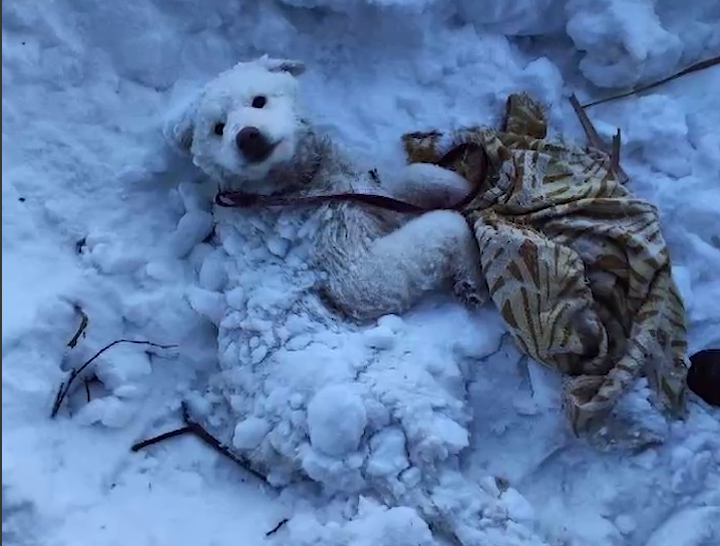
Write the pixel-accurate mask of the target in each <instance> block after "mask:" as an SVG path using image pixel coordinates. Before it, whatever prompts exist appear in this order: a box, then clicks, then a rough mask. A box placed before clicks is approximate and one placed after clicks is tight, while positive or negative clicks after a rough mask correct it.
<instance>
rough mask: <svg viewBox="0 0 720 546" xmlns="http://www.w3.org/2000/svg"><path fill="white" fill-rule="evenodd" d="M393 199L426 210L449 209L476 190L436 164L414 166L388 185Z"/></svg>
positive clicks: (466, 181) (406, 169)
mask: <svg viewBox="0 0 720 546" xmlns="http://www.w3.org/2000/svg"><path fill="white" fill-rule="evenodd" d="M388 190H389V191H390V192H391V194H392V195H393V197H395V198H397V199H401V200H404V201H407V202H410V203H413V204H415V205H419V206H421V207H426V208H430V209H432V208H445V207H450V206H452V205H454V204H455V203H458V202H460V201H461V200H462V199H463V198H464V197H465V196H466V195H468V193H470V191H471V190H472V186H471V184H470V182H468V180H467V179H465V178H463V177H462V176H460V175H459V174H457V173H456V172H454V171H451V170H449V169H445V168H443V167H438V166H437V165H433V164H432V163H413V164H411V165H407V166H406V167H404V168H403V169H402V171H401V172H400V173H399V176H397V177H396V178H395V179H393V180H391V181H390V183H389V184H388Z"/></svg>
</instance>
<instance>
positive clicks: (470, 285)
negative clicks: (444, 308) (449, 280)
mask: <svg viewBox="0 0 720 546" xmlns="http://www.w3.org/2000/svg"><path fill="white" fill-rule="evenodd" d="M453 295H454V296H455V297H456V298H457V299H458V300H460V301H461V302H462V303H464V304H465V305H466V306H467V307H469V308H470V309H477V308H479V307H480V306H482V305H483V304H484V303H485V302H486V301H487V299H488V297H489V294H488V291H487V288H486V287H485V286H483V285H478V283H477V282H475V281H471V280H468V279H460V280H456V281H455V283H454V285H453Z"/></svg>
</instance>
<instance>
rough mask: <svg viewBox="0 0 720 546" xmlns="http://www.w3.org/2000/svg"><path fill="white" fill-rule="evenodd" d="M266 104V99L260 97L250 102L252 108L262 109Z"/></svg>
mask: <svg viewBox="0 0 720 546" xmlns="http://www.w3.org/2000/svg"><path fill="white" fill-rule="evenodd" d="M266 104H267V99H266V98H265V97H263V96H262V95H258V96H257V97H255V98H254V99H253V100H252V107H253V108H262V107H263V106H265V105H266Z"/></svg>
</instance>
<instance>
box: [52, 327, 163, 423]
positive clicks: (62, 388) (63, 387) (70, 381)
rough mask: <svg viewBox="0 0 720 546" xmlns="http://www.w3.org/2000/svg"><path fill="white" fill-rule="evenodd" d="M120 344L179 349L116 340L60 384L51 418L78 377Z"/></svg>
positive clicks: (131, 340)
mask: <svg viewBox="0 0 720 546" xmlns="http://www.w3.org/2000/svg"><path fill="white" fill-rule="evenodd" d="M120 343H132V344H135V345H150V346H151V347H158V348H160V349H170V348H172V347H177V345H160V344H159V343H153V342H151V341H138V340H133V339H116V340H115V341H113V342H112V343H110V344H108V345H106V346H105V347H103V348H102V349H100V350H99V351H98V352H97V353H95V354H94V355H93V356H92V357H91V358H90V360H88V361H86V362H85V363H84V364H83V365H82V366H80V367H79V368H76V369H73V370H72V371H71V372H70V377H69V378H68V380H67V381H66V382H63V383H61V384H60V388H59V389H58V392H57V395H56V396H55V403H54V404H53V408H52V412H51V413H50V417H51V418H55V417H56V416H57V414H58V411H60V406H61V405H62V403H63V401H64V400H65V397H66V396H67V395H68V393H69V392H70V387H71V386H72V384H73V381H75V379H77V377H78V376H79V375H80V374H81V373H82V372H83V371H85V369H86V368H87V367H88V366H89V365H90V364H92V363H93V362H94V361H95V359H97V358H98V357H99V356H100V355H102V354H103V353H104V352H105V351H107V350H108V349H110V348H112V347H114V346H115V345H118V344H120Z"/></svg>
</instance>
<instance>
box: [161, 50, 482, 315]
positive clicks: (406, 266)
mask: <svg viewBox="0 0 720 546" xmlns="http://www.w3.org/2000/svg"><path fill="white" fill-rule="evenodd" d="M303 71H304V67H303V64H302V63H300V62H297V61H288V60H277V59H270V58H268V57H267V56H264V57H262V58H260V59H258V60H255V61H251V62H242V63H239V64H237V65H236V66H235V67H233V68H232V69H230V70H228V71H226V72H224V73H222V74H220V75H219V76H218V77H217V78H216V79H214V80H213V81H211V82H210V83H209V84H208V85H207V86H206V87H205V88H204V89H203V90H202V92H201V93H200V95H199V96H198V97H197V99H196V100H194V101H193V102H192V103H191V104H190V106H189V107H188V108H187V109H186V110H185V111H184V112H183V113H182V115H181V117H180V120H179V121H177V122H176V123H174V124H173V125H172V130H171V136H172V138H173V139H174V141H175V142H176V143H177V145H178V146H179V147H180V148H181V149H182V150H184V151H186V152H187V153H189V154H190V155H191V157H192V159H193V162H194V163H195V165H197V166H198V167H199V168H200V169H202V170H203V171H204V172H205V173H206V174H207V175H209V176H210V177H212V178H213V179H214V180H215V181H216V182H217V183H218V184H219V186H220V187H221V188H225V189H237V190H243V191H245V192H250V193H255V194H260V195H291V194H293V195H308V194H312V195H317V194H329V193H339V192H347V191H356V190H363V191H373V192H375V193H378V192H381V193H385V194H386V195H391V196H393V197H396V198H399V199H403V200H406V201H410V202H414V203H416V204H421V205H423V206H437V207H439V206H443V205H448V204H450V203H452V202H456V201H459V200H460V199H461V198H462V197H464V196H465V195H466V194H467V192H468V191H469V190H470V188H469V185H468V183H467V181H466V180H465V179H463V178H462V177H460V176H459V175H457V174H455V173H453V172H451V171H447V170H444V169H441V168H439V167H436V166H433V165H429V164H416V165H410V166H407V167H406V168H405V170H404V171H403V173H402V174H401V175H400V176H399V177H398V179H397V180H394V184H393V185H392V187H389V186H388V187H378V186H377V184H376V183H375V182H374V181H373V180H371V177H370V176H369V174H367V173H364V172H363V171H362V170H359V169H357V168H355V167H354V166H353V163H352V162H351V161H348V160H347V158H346V157H344V156H343V154H342V153H341V152H340V151H339V150H338V149H337V148H336V147H335V146H333V145H332V144H331V143H330V142H329V141H328V140H327V139H326V138H321V137H319V136H318V135H317V134H316V133H315V132H314V131H313V129H312V127H311V126H310V124H309V123H308V122H306V121H305V120H304V119H303V118H302V117H301V115H300V113H299V103H298V81H297V76H299V75H300V74H301V73H302V72H303ZM258 96H262V97H264V98H265V104H264V105H263V106H262V107H257V106H255V107H253V100H254V99H255V98H256V97H258ZM219 124H221V125H222V128H221V129H219V127H220V125H219ZM245 127H255V128H257V129H259V131H260V133H262V135H263V136H264V137H265V138H266V139H267V141H269V142H270V143H272V145H274V148H273V151H272V152H271V153H270V155H269V156H268V157H267V158H266V159H264V160H262V161H260V162H257V161H256V162H251V161H248V160H247V159H245V158H244V156H243V153H242V152H241V151H240V149H239V147H238V145H237V144H236V136H237V134H238V133H239V132H240V131H241V130H242V129H243V128H245ZM218 132H221V133H222V134H217V133H218ZM373 186H375V187H373ZM321 208H322V209H324V210H323V211H322V216H321V217H322V221H321V225H320V229H319V232H318V233H317V234H316V236H315V240H314V241H313V245H314V251H313V260H312V261H313V265H314V266H315V267H316V268H318V269H319V270H320V271H322V272H324V273H325V275H324V285H323V287H322V291H323V293H324V295H325V296H326V297H327V298H328V299H329V300H330V301H331V303H332V304H333V305H334V306H335V307H336V308H337V309H339V310H342V311H343V312H345V313H346V314H348V315H350V316H352V317H354V318H355V319H358V320H368V319H374V318H377V317H379V316H381V315H384V314H389V313H400V312H402V311H405V310H407V309H408V308H409V307H410V306H412V305H413V304H414V303H416V302H417V300H418V299H419V298H420V297H421V296H422V295H423V294H425V293H427V292H429V291H432V290H436V289H438V288H443V287H444V288H450V287H452V288H453V289H454V292H455V294H456V295H458V296H459V297H461V298H463V299H464V300H465V301H466V302H467V303H471V304H479V303H481V302H482V301H483V300H484V299H485V293H486V292H485V289H484V283H483V281H482V279H481V278H480V277H479V275H480V273H479V257H478V250H477V246H476V242H475V239H474V236H473V234H472V232H471V230H470V228H469V227H468V225H467V223H466V221H465V219H464V217H463V216H462V215H461V214H459V213H457V212H452V211H447V210H444V211H434V212H429V213H426V214H424V215H421V216H419V217H415V218H411V219H409V220H408V219H407V218H403V217H402V215H399V214H397V213H390V212H388V211H384V210H380V209H374V208H372V207H369V206H367V205H360V204H352V203H340V204H338V203H335V204H324V205H321ZM233 212H234V213H236V214H244V212H243V211H241V210H238V211H233ZM285 213H287V211H285ZM298 214H300V213H298Z"/></svg>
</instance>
